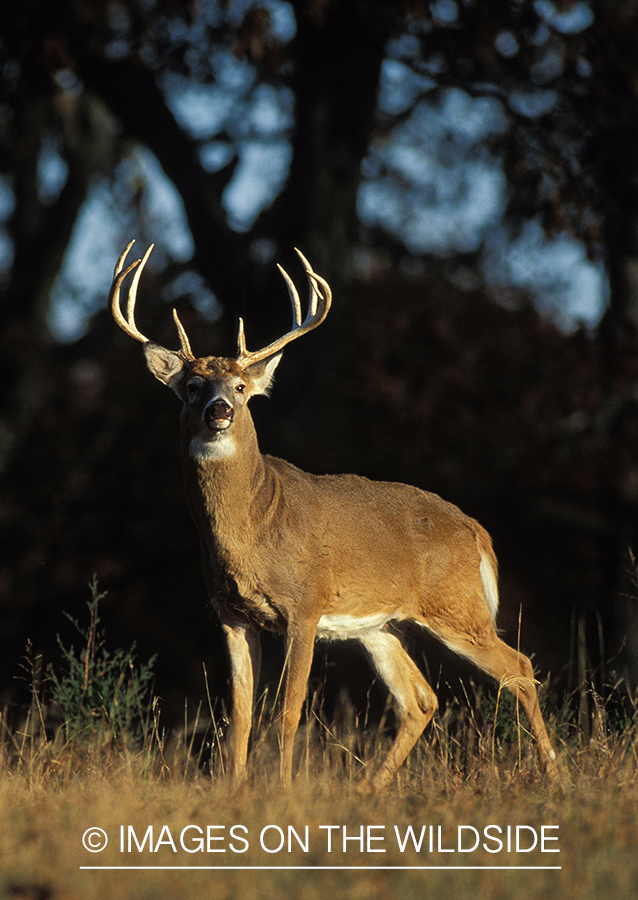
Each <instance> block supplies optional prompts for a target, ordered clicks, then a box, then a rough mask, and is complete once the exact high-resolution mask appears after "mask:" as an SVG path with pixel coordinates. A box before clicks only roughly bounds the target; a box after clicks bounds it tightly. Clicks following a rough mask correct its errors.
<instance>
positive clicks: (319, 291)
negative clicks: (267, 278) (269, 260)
mask: <svg viewBox="0 0 638 900" xmlns="http://www.w3.org/2000/svg"><path fill="white" fill-rule="evenodd" d="M295 250H297V248H296V247H295ZM297 254H298V256H299V258H300V259H301V261H302V263H303V265H304V269H305V270H306V275H307V276H308V286H309V288H310V297H309V300H308V312H307V314H306V318H305V319H304V320H303V321H302V318H301V301H300V300H299V294H298V293H297V289H296V288H295V286H294V284H293V281H292V279H291V278H290V276H289V275H288V273H287V272H286V271H285V270H284V269H283V268H282V267H281V266H280V265H279V264H277V268H278V269H279V271H280V272H281V274H282V275H283V277H284V280H285V282H286V285H287V286H288V294H289V296H290V304H291V306H292V328H291V329H290V331H288V332H287V333H286V334H284V335H283V336H282V337H280V338H278V340H276V341H273V343H272V344H268V346H267V347H263V348H262V349H261V350H254V351H253V352H249V351H248V350H247V349H246V338H245V335H244V320H243V319H240V320H239V331H238V334H237V356H236V361H237V362H238V363H240V364H241V365H242V366H250V365H252V364H253V363H256V362H261V360H263V359H268V357H269V356H274V355H275V353H279V352H280V351H281V350H283V349H284V347H285V346H286V345H287V344H289V343H290V342H291V341H294V340H295V339H296V338H298V337H301V335H302V334H306V333H307V332H308V331H312V330H313V328H317V326H319V325H321V323H322V322H323V320H324V319H325V318H326V316H327V315H328V310H329V309H330V304H331V303H332V291H331V290H330V286H329V285H328V282H327V281H326V280H325V279H324V278H322V277H321V275H317V273H316V272H314V271H313V269H312V266H311V265H310V263H309V262H308V260H307V259H306V257H305V256H304V255H303V253H302V252H301V251H300V250H297Z"/></svg>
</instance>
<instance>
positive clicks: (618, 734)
mask: <svg viewBox="0 0 638 900" xmlns="http://www.w3.org/2000/svg"><path fill="white" fill-rule="evenodd" d="M501 703H502V700H501ZM594 710H596V706H595V704H594ZM36 711H37V705H36ZM41 712H42V713H43V711H41ZM37 714H38V715H39V713H37ZM43 717H44V716H43ZM596 718H597V721H598V728H597V731H596V733H595V734H594V736H593V737H592V738H591V739H590V740H588V741H587V742H583V741H579V740H578V735H575V734H574V732H573V730H572V731H571V737H569V738H568V739H563V740H562V741H561V740H560V735H561V734H563V735H565V734H569V732H570V730H569V728H566V726H565V723H563V724H562V725H559V724H558V723H556V722H554V723H553V726H552V730H553V732H554V737H555V738H558V743H559V744H560V750H559V758H560V763H561V767H562V770H563V773H564V776H565V784H564V787H563V789H562V790H560V789H555V788H550V787H548V786H547V785H546V784H545V783H544V781H543V779H542V777H541V776H540V774H539V773H538V771H537V767H536V761H535V755H534V751H533V747H532V746H531V742H530V740H529V738H528V737H527V735H525V733H524V732H521V733H518V732H517V733H514V734H513V735H510V740H509V741H504V740H500V741H497V740H494V741H493V740H492V734H487V735H485V736H481V735H479V733H478V731H477V730H476V728H475V727H474V723H473V718H472V715H471V714H469V713H468V714H467V715H466V720H465V721H464V722H462V723H461V726H460V727H459V723H458V715H457V714H455V713H453V712H450V713H447V714H444V715H443V717H441V718H439V719H438V721H437V723H436V724H435V726H434V728H433V729H430V732H429V734H428V735H427V736H426V737H425V738H423V739H422V740H421V742H420V743H419V745H418V746H417V748H416V749H415V751H414V752H413V753H412V754H411V756H410V758H409V760H408V763H407V765H406V766H405V767H404V769H403V770H402V771H401V773H400V776H399V778H398V780H397V783H396V784H395V785H394V787H393V788H392V789H391V790H388V791H386V792H385V793H384V794H382V795H377V796H369V795H367V796H366V795H362V794H360V792H359V790H358V786H359V783H360V777H361V773H362V765H361V764H360V763H359V762H358V761H357V758H358V757H360V756H361V755H362V754H366V756H368V755H370V754H372V755H377V756H378V755H379V753H381V752H382V750H383V745H384V742H385V741H386V737H385V736H384V734H383V733H382V731H379V730H374V731H373V732H368V733H367V734H366V735H364V736H363V738H362V735H361V732H360V731H358V730H357V729H356V728H354V727H349V726H348V725H347V723H344V721H343V717H342V720H341V721H340V722H338V723H336V724H334V725H333V726H330V727H329V728H326V727H324V726H320V725H318V724H317V720H316V719H314V722H315V724H314V726H313V725H308V726H307V727H306V728H305V729H302V731H301V733H300V736H299V747H298V751H299V759H298V765H297V770H298V776H297V779H296V782H295V785H294V787H293V789H292V790H291V791H290V792H289V793H284V792H282V791H281V790H280V789H279V787H278V784H277V778H276V771H277V765H276V752H275V744H276V742H275V739H274V737H273V728H272V727H271V725H270V723H269V722H266V721H265V717H262V726H261V731H260V733H259V734H258V736H257V740H256V742H255V743H256V747H255V751H254V754H253V757H252V764H251V775H250V781H249V783H248V784H247V785H246V786H245V787H244V788H243V789H242V790H240V791H237V792H234V793H233V792H231V791H230V790H229V788H228V785H227V783H226V782H225V780H224V779H223V777H220V776H218V775H213V776H211V775H209V774H203V773H202V771H201V770H200V769H198V768H197V767H194V766H193V765H192V763H191V762H190V759H191V757H192V755H193V752H194V742H193V741H192V739H191V738H192V736H191V735H188V734H187V735H185V736H183V737H182V739H181V740H177V741H175V742H174V743H172V744H169V743H167V742H164V741H162V740H161V739H160V738H159V735H158V733H157V732H156V733H155V738H154V740H151V741H149V743H148V745H147V746H145V747H143V748H142V749H141V750H139V751H138V752H137V753H134V752H132V751H131V750H130V749H126V750H125V749H123V748H122V747H119V748H116V747H114V746H113V745H112V744H108V743H105V742H104V740H101V741H100V742H99V743H97V742H96V741H93V743H90V742H89V743H85V744H83V745H82V744H79V743H75V744H70V743H69V742H66V743H65V742H63V741H60V732H59V731H58V733H57V735H56V736H55V737H54V738H50V737H49V738H47V737H45V736H44V733H43V732H42V731H38V729H35V728H30V727H29V722H26V723H25V726H24V728H23V730H21V731H20V732H17V733H13V734H8V732H7V729H5V737H4V742H3V757H2V760H1V761H0V809H2V816H1V817H0V897H7V898H9V897H12V898H15V897H24V898H49V897H50V898H74V897H78V898H80V897H81V898H86V900H91V898H101V897H104V898H106V897H109V898H110V897H126V898H130V900H137V898H139V900H143V898H149V900H150V898H153V900H162V898H173V897H176V898H177V897H178V898H180V900H190V898H193V900H200V898H202V897H213V896H214V897H215V898H232V897H239V896H250V897H251V898H252V897H259V898H270V897H273V898H274V897H277V898H280V897H281V896H293V895H294V896H300V897H303V898H308V900H311V898H315V897H317V898H322V900H323V898H324V897H325V896H327V895H331V896H336V897H352V898H356V897H365V898H376V897H379V898H381V897H383V898H384V900H385V898H387V897H401V898H406V897H417V896H418V897H420V898H423V897H425V898H427V897H430V896H431V897H437V898H439V897H440V896H442V895H450V894H451V893H453V894H455V895H456V897H465V896H468V897H469V896H472V897H474V896H480V897H482V898H501V897H503V898H508V900H509V898H511V897H512V895H516V897H517V898H518V900H527V898H551V897H558V896H569V897H578V898H579V900H593V898H603V897H604V898H605V900H615V898H627V900H629V898H634V897H635V896H636V894H637V890H638V854H637V853H636V842H637V838H638V765H637V756H636V749H637V746H638V739H637V734H636V729H635V727H634V725H633V723H632V722H631V721H625V723H624V726H623V727H615V728H613V729H612V728H611V726H610V724H609V722H608V721H607V718H606V712H605V710H604V709H603V708H602V707H600V708H599V709H598V710H597V712H596ZM514 720H515V719H514ZM501 724H502V723H501ZM29 731H31V732H36V733H35V734H33V733H32V734H31V735H30V736H28V737H27V736H26V735H27V734H28V732H29ZM362 743H363V744H364V745H365V746H362ZM215 752H216V748H215V742H214V741H213V753H214V755H215ZM215 768H217V769H218V768H219V762H218V763H217V766H213V769H215ZM495 825H496V826H499V827H500V828H501V829H502V840H503V842H504V846H503V850H502V851H501V852H499V853H489V852H487V851H486V849H485V848H484V847H483V846H481V845H482V844H486V845H487V846H488V847H490V848H491V849H495V848H496V847H497V844H496V842H495V841H490V840H489V839H488V836H489V835H490V834H491V835H492V836H494V835H495V834H496V832H495V831H492V832H488V833H487V835H486V834H485V833H484V829H485V828H486V827H488V826H495ZM96 826H97V827H100V828H102V829H104V831H105V832H106V834H107V835H108V837H109V845H108V847H107V848H106V849H105V850H104V851H103V852H100V853H91V852H89V851H87V850H86V849H84V847H83V845H82V837H83V835H84V833H85V832H86V831H87V829H89V828H93V827H96ZM129 826H132V828H133V832H134V835H135V838H136V839H137V842H138V843H139V844H141V843H142V840H143V839H144V837H145V836H146V844H145V845H144V849H143V850H142V851H140V850H138V848H137V846H136V843H135V840H134V839H132V843H131V852H129V851H128V834H129V832H128V828H129ZM149 826H152V845H153V849H152V850H151V849H150V846H149V845H150V843H151V841H150V832H149V833H148V834H147V831H148V829H149ZM189 826H191V827H190V828H189ZM209 826H213V828H212V829H211V832H210V833H211V838H212V839H211V842H210V846H209V847H206V846H205V845H204V847H203V848H202V849H201V850H197V852H188V851H187V849H184V848H183V847H182V846H181V844H180V836H181V835H183V841H184V844H185V846H186V847H188V848H189V849H190V850H194V849H196V848H197V843H196V839H197V838H198V837H199V836H200V835H203V836H204V837H205V836H206V832H207V829H208V827H209ZM236 826H241V827H240V828H237V827H236ZM275 826H276V827H275ZM322 826H337V827H336V828H332V829H330V830H328V829H326V828H325V827H322ZM395 826H396V829H398V838H399V839H397V831H396V830H395ZM408 826H412V829H413V831H414V834H415V836H416V837H417V838H418V837H419V836H420V834H421V830H422V828H423V826H425V832H424V839H423V844H422V846H421V850H420V852H417V851H416V849H415V848H414V846H413V842H412V841H411V839H410V840H408V842H407V844H406V845H405V846H404V848H403V850H402V849H401V846H400V843H401V842H403V840H404V839H405V835H406V830H407V828H408ZM430 826H432V828H433V830H432V832H430ZM459 826H472V828H474V829H476V832H478V834H479V836H480V838H481V845H479V847H477V849H476V850H474V851H473V852H469V851H468V852H466V851H461V852H459V850H458V847H457V840H458V836H459V831H460V832H461V839H462V842H463V843H462V846H463V847H465V848H468V847H469V846H471V845H472V844H473V843H474V842H475V838H476V832H474V831H471V829H470V828H469V827H463V828H459ZM507 826H512V828H515V826H527V827H526V828H524V829H522V830H521V831H520V835H521V837H522V839H523V840H524V841H525V842H526V843H525V845H526V846H529V844H528V843H527V841H529V840H531V837H532V834H533V832H532V831H531V829H534V832H535V833H536V834H537V835H539V836H540V835H541V833H542V827H543V826H546V827H547V826H558V827H557V828H554V829H553V830H546V832H545V834H546V836H551V837H557V838H558V840H557V841H554V842H550V841H547V842H546V845H545V849H546V850H547V849H549V848H552V849H553V848H559V849H560V853H550V852H541V851H540V847H539V846H537V847H536V849H535V850H533V851H531V852H518V853H517V852H515V848H514V849H513V850H512V851H511V852H507V846H506V843H505V842H506V835H507ZM233 827H234V830H233ZM439 827H440V829H441V831H440V834H441V838H440V841H441V843H440V846H441V848H444V849H445V848H447V849H450V850H452V849H454V848H456V849H455V852H440V851H439V844H438V841H439ZM122 828H124V845H123V848H122V845H121V833H122V832H121V829H122ZM184 829H188V830H186V831H184ZM278 829H281V831H279V830H278ZM291 829H292V830H291ZM362 829H363V832H362ZM362 833H363V848H362V846H361V842H360V837H361V834H362ZM329 834H330V837H331V847H330V850H329V848H328V835H329ZM344 834H345V836H346V838H348V840H347V841H346V845H345V846H346V849H345V852H344V841H343V839H344ZM430 834H432V841H433V844H432V848H430V840H431V838H430ZM514 834H515V831H514ZM261 835H263V839H264V843H265V846H266V847H268V848H269V849H270V850H274V849H275V848H276V847H277V846H278V844H279V842H280V840H282V838H283V841H284V843H283V846H282V849H281V850H280V851H279V852H267V850H266V849H264V848H263V847H262V846H261V843H260V836H261ZM297 836H298V838H297ZM368 836H369V837H370V844H369V846H368V845H367V839H368ZM289 840H290V846H289V844H288V841H289ZM171 841H172V842H173V845H174V848H175V849H173V846H172V844H171ZM300 841H301V842H303V843H304V844H305V846H304V847H302V846H301V844H300ZM158 842H159V843H158ZM215 850H218V851H221V850H223V851H224V852H214V851H215ZM381 850H383V851H384V852H375V851H381ZM86 866H119V867H121V866H127V867H130V866H138V867H140V866H143V867H151V866H153V867H158V866H171V867H175V866H182V867H188V870H187V869H184V868H179V869H177V868H170V869H166V868H164V869H158V868H152V869H151V868H145V869H141V868H137V869H131V868H127V869H122V868H118V869H99V870H97V869H87V868H83V867H86ZM300 866H303V867H310V868H304V869H299V868H292V867H300ZM327 866H330V867H335V868H330V869H326V868H318V867H327ZM379 866H383V867H384V868H382V869H374V868H370V867H379ZM438 866H443V867H445V868H444V869H438V868H423V867H438ZM467 866H474V867H486V866H492V867H493V866H504V867H512V866H528V867H529V866H536V867H538V866H560V869H554V868H552V869H549V868H535V869H526V870H522V869H515V868H501V869H495V868H489V869H488V868H473V869H469V868H461V867H467ZM196 867H208V868H196ZM211 867H214V868H211ZM231 867H234V868H231ZM255 867H259V868H255ZM336 867H350V868H336ZM352 867H359V868H352ZM391 867H394V868H391ZM414 867H419V868H414Z"/></svg>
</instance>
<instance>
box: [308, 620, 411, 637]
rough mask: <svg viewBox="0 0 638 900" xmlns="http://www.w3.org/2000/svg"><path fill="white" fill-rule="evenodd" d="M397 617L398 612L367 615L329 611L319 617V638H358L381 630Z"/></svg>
mask: <svg viewBox="0 0 638 900" xmlns="http://www.w3.org/2000/svg"><path fill="white" fill-rule="evenodd" d="M396 618H397V614H396V613H373V614H371V615H367V616H352V615H346V614H345V613H328V614H326V615H323V616H322V617H321V618H320V619H319V623H318V625H317V639H318V640H322V641H326V640H327V641H347V640H356V639H357V638H361V637H363V636H364V635H366V634H369V633H370V632H371V631H381V629H382V628H383V627H384V626H385V625H387V623H388V622H390V621H391V620H392V619H396Z"/></svg>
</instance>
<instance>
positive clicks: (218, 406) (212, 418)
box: [204, 399, 235, 431]
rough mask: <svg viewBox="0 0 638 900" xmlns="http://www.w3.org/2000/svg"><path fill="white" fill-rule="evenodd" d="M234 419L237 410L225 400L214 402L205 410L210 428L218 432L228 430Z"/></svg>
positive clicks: (205, 419)
mask: <svg viewBox="0 0 638 900" xmlns="http://www.w3.org/2000/svg"><path fill="white" fill-rule="evenodd" d="M234 418H235V410H234V409H233V408H232V406H231V405H230V403H227V402H226V401H225V400H221V399H217V400H213V401H211V403H209V404H208V406H207V407H206V409H205V410H204V421H205V422H206V424H207V425H208V427H209V428H214V429H216V430H217V431H219V430H221V429H223V428H228V426H229V425H230V423H231V422H232V421H233V419H234Z"/></svg>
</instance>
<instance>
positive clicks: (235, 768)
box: [224, 624, 261, 784]
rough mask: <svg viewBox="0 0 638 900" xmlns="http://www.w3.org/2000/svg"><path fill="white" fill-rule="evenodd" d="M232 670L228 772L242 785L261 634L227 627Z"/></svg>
mask: <svg viewBox="0 0 638 900" xmlns="http://www.w3.org/2000/svg"><path fill="white" fill-rule="evenodd" d="M224 632H225V634H226V643H227V646H228V654H229V656H230V670H231V700H232V714H231V721H230V728H229V730H228V742H227V747H228V749H227V753H226V757H227V765H228V773H229V775H230V777H231V779H232V781H233V783H234V784H239V782H241V781H242V779H243V778H244V775H245V772H246V759H247V756H248V740H249V738H250V729H251V727H252V721H253V704H254V702H255V691H256V690H257V682H258V681H259V667H260V662H261V645H260V641H259V633H258V632H256V631H254V630H253V629H252V628H250V627H249V626H248V625H243V624H242V625H229V624H224Z"/></svg>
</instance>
